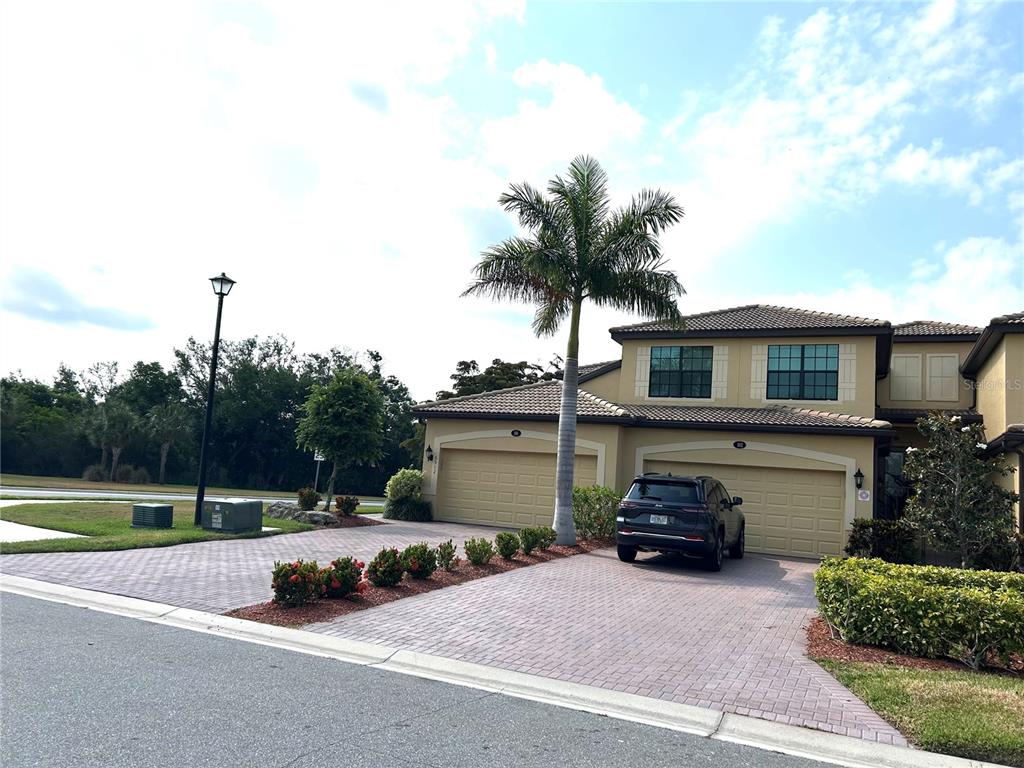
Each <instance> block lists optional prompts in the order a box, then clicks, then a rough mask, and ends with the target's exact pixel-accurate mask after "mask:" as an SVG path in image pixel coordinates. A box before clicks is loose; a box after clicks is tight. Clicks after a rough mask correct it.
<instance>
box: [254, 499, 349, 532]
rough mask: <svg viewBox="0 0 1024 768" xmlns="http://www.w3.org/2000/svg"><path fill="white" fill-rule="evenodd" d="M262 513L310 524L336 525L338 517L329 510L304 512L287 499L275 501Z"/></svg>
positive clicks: (279, 518) (280, 518)
mask: <svg viewBox="0 0 1024 768" xmlns="http://www.w3.org/2000/svg"><path fill="white" fill-rule="evenodd" d="M264 514H265V515H266V516H267V517H273V518H275V519H277V520H294V521H295V522H297V523H309V524H310V525H323V526H328V525H337V524H338V518H337V517H335V516H334V515H333V514H331V513H330V512H315V511H310V512H306V511H304V510H302V509H299V505H298V504H293V503H291V502H289V501H275V502H274V503H273V504H271V505H270V506H268V507H267V509H266V512H264Z"/></svg>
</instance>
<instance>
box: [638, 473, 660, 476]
mask: <svg viewBox="0 0 1024 768" xmlns="http://www.w3.org/2000/svg"><path fill="white" fill-rule="evenodd" d="M660 474H661V473H660V472H644V473H643V475H642V477H650V476H651V475H660Z"/></svg>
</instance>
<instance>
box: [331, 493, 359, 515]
mask: <svg viewBox="0 0 1024 768" xmlns="http://www.w3.org/2000/svg"><path fill="white" fill-rule="evenodd" d="M358 506H359V499H358V498H357V497H356V496H335V497H334V514H336V515H337V516H338V517H351V516H352V515H354V514H355V513H356V508H357V507H358Z"/></svg>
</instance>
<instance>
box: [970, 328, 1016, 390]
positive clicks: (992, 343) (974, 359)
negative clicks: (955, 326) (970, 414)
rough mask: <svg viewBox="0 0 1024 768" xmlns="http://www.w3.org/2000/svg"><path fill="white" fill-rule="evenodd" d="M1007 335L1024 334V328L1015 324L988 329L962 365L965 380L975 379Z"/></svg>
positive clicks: (982, 333) (983, 332)
mask: <svg viewBox="0 0 1024 768" xmlns="http://www.w3.org/2000/svg"><path fill="white" fill-rule="evenodd" d="M1007 333H1024V326H1021V325H1020V324H1014V323H997V324H995V325H990V326H988V327H986V328H985V330H983V331H982V332H981V336H979V337H978V340H977V341H975V342H974V346H973V347H972V348H971V351H970V352H968V353H967V357H966V359H965V360H964V361H963V363H962V364H961V365H960V374H961V375H962V376H964V377H965V378H968V379H973V378H974V377H975V376H976V375H977V373H978V371H979V370H981V366H982V365H984V364H985V361H986V360H988V357H989V355H991V354H992V352H993V351H994V350H995V348H996V347H998V346H999V342H1001V341H1002V340H1003V336H1005V335H1006V334H1007Z"/></svg>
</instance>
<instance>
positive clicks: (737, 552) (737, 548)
mask: <svg viewBox="0 0 1024 768" xmlns="http://www.w3.org/2000/svg"><path fill="white" fill-rule="evenodd" d="M746 546H747V526H745V525H744V526H742V527H741V528H740V535H739V536H737V537H736V543H735V544H733V545H732V546H731V547H729V557H731V558H733V559H735V560H742V559H743V550H744V549H746Z"/></svg>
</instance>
